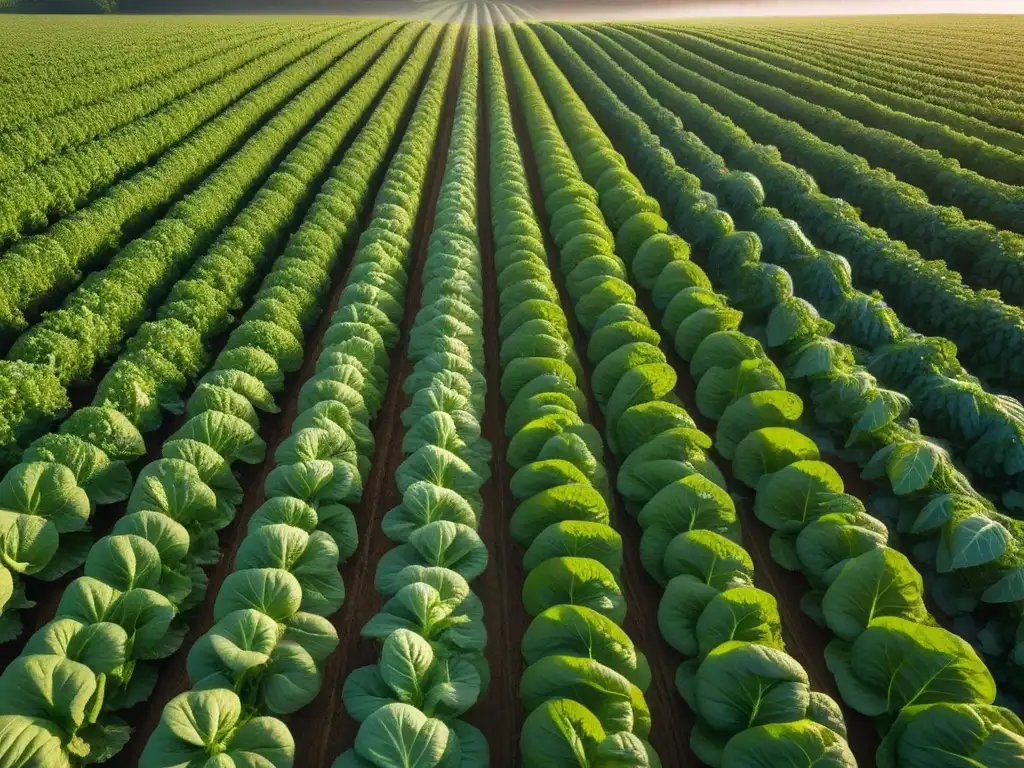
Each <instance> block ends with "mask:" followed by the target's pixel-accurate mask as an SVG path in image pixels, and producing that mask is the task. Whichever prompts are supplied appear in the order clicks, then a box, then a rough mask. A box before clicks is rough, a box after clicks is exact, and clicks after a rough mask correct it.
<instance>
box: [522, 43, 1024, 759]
mask: <svg viewBox="0 0 1024 768" xmlns="http://www.w3.org/2000/svg"><path fill="white" fill-rule="evenodd" d="M519 31H520V34H521V38H522V40H523V41H524V45H526V46H527V50H528V51H530V52H532V55H533V60H534V62H535V67H536V68H537V69H538V71H540V72H543V73H544V74H545V76H546V77H544V78H542V81H543V80H546V81H547V84H548V85H547V87H548V88H549V99H550V101H551V102H552V103H553V104H554V105H555V112H556V115H558V116H560V118H561V125H562V127H563V129H564V130H565V131H566V134H567V136H568V137H569V142H570V145H571V146H573V147H574V148H575V151H576V153H577V156H578V157H579V158H580V167H581V170H582V172H583V173H584V176H585V175H586V174H587V173H588V172H590V173H596V172H597V171H598V170H600V168H601V166H603V165H607V163H608V162H609V161H611V162H614V161H618V162H617V166H618V167H619V168H620V169H621V170H620V171H619V172H620V173H628V171H626V170H625V169H624V166H625V163H626V160H625V158H622V156H620V155H618V154H617V153H616V152H615V151H614V150H613V149H610V148H607V149H604V150H601V149H600V148H598V147H596V146H595V145H596V144H598V143H601V142H599V140H598V141H595V136H596V137H600V138H604V142H605V143H607V142H608V139H607V138H605V137H604V134H603V133H602V131H601V129H600V127H599V126H598V124H597V123H596V122H595V121H594V119H593V118H592V117H591V116H590V113H589V112H588V111H587V108H586V106H585V105H584V104H583V102H582V100H580V99H579V97H578V96H575V93H574V91H573V90H572V87H571V86H570V85H569V82H568V81H567V80H565V79H564V76H560V74H559V70H558V68H557V67H556V66H555V64H554V62H553V61H551V59H550V58H547V57H546V54H545V53H544V49H543V46H542V45H541V43H540V41H539V40H538V39H537V38H536V37H535V36H534V35H533V33H532V32H531V31H529V30H526V29H524V28H520V30H519ZM580 66H582V63H581V64H580ZM590 77H591V79H594V78H596V75H594V74H593V73H590ZM605 100H606V101H607V102H608V104H609V106H610V108H612V109H614V110H615V111H617V112H618V113H619V114H620V115H621V116H623V117H624V118H626V119H629V118H630V116H631V113H630V112H629V111H628V110H626V109H624V108H622V105H621V103H618V104H617V99H616V97H615V96H614V94H613V93H611V92H610V91H608V90H606V96H605ZM601 112H602V114H606V113H605V110H604V109H602V110H601ZM608 122H609V124H610V125H612V126H614V127H613V128H612V131H613V134H614V135H620V134H619V131H620V130H622V129H623V128H625V122H622V123H618V121H614V120H611V119H608ZM645 129H646V126H645V125H644V124H643V123H642V121H640V120H639V119H638V118H636V117H635V116H632V119H631V120H630V129H629V137H630V141H631V142H632V143H633V144H634V145H636V146H637V147H638V148H641V149H637V153H636V155H634V156H633V163H634V167H637V168H643V172H644V173H645V174H646V175H648V176H649V179H650V183H651V185H652V186H651V188H652V189H654V190H655V192H656V193H661V194H664V192H665V191H666V189H665V188H664V187H661V182H662V181H663V180H664V179H665V178H666V174H665V172H664V171H665V170H667V169H666V168H664V164H665V163H666V161H670V160H669V158H670V157H671V156H670V155H669V156H667V157H666V155H665V154H661V152H660V151H659V150H658V149H657V145H656V143H655V144H652V143H649V142H645V141H643V140H639V141H638V138H639V137H643V136H644V134H645V133H646V130H645ZM606 146H607V144H606ZM616 146H619V147H622V148H627V147H626V144H625V142H619V143H618V144H616ZM652 147H653V148H654V152H658V153H659V154H660V155H661V164H662V165H663V167H662V168H661V169H659V168H658V167H657V164H656V163H653V162H651V161H652V160H653V159H654V158H653V157H652V155H651V148H652ZM642 148H646V150H645V149H642ZM598 158H601V160H598ZM643 159H646V161H647V163H646V164H645V163H643ZM595 166H596V169H595V170H594V171H591V170H589V169H591V168H594V167H595ZM601 172H602V173H607V172H608V171H607V170H605V171H601ZM597 178H598V181H600V178H601V177H597ZM639 183H640V182H639V180H638V181H637V184H638V185H639ZM601 186H602V185H601V184H598V186H597V189H598V191H599V193H601V198H603V197H604V194H605V193H603V192H602V190H601ZM638 188H639V189H642V187H638ZM676 189H678V187H676ZM609 194H610V191H609ZM599 199H600V198H599ZM609 199H610V200H611V199H614V198H609ZM668 200H669V202H671V203H673V204H674V205H678V203H677V202H676V200H674V199H672V198H668ZM700 215H701V213H698V211H697V210H696V209H694V208H693V207H691V208H690V216H691V218H692V219H697V218H699V217H700ZM704 215H709V214H708V213H707V211H706V209H705V211H704ZM657 218H658V221H659V222H660V223H658V224H657V225H656V227H655V228H656V230H660V234H661V236H663V237H665V236H667V239H668V240H671V239H673V238H672V237H671V236H668V235H667V229H668V227H667V222H666V221H665V220H664V219H660V217H657ZM627 223H628V222H627ZM627 223H624V224H623V226H622V228H620V229H619V231H618V232H617V240H616V242H617V243H619V244H620V247H619V249H618V250H619V252H620V253H621V254H625V258H626V259H627V262H628V263H629V264H630V273H631V274H632V275H633V277H634V279H635V281H636V282H637V284H638V285H640V286H641V288H642V289H644V290H648V291H649V292H650V300H651V302H652V303H653V305H654V307H655V309H656V310H657V311H658V312H659V313H660V315H661V317H660V322H661V324H662V327H663V329H664V330H665V331H666V332H667V333H670V334H671V335H672V336H673V346H674V348H675V351H676V352H677V353H678V355H679V356H680V357H681V358H682V359H683V360H684V361H685V362H686V363H688V364H689V368H690V375H691V377H692V378H693V380H694V382H695V383H696V402H697V406H698V409H699V410H700V412H701V414H702V415H703V416H704V417H706V418H708V419H710V420H712V421H714V422H716V424H717V426H716V431H715V437H714V447H715V449H716V451H717V452H718V453H719V454H720V455H721V456H723V457H724V458H726V459H728V460H729V461H731V462H732V474H733V476H734V477H735V478H736V479H737V480H739V481H740V482H742V483H743V484H744V485H746V486H748V487H749V488H751V489H753V490H754V492H755V500H754V514H755V515H756V516H757V518H758V519H759V520H760V521H761V522H762V523H764V524H766V525H768V526H769V527H770V528H772V529H773V530H774V534H773V536H772V540H771V545H772V546H771V551H772V554H773V557H774V558H775V559H776V560H777V561H778V562H779V563H780V564H781V565H783V566H784V567H786V568H790V569H792V570H795V571H799V572H801V573H802V574H803V575H804V576H805V577H806V578H807V580H808V583H809V585H810V586H811V587H812V592H810V593H809V597H808V599H805V601H804V603H803V605H804V607H805V609H806V610H807V612H808V613H809V614H810V615H811V616H812V617H813V618H815V619H816V620H817V621H818V622H819V623H821V624H822V625H823V626H824V627H826V628H827V629H828V630H829V631H830V632H831V633H832V634H833V635H834V639H833V640H832V641H831V642H830V643H829V645H828V647H827V651H826V661H827V663H828V666H829V669H830V670H831V671H832V673H833V675H834V676H835V679H836V683H837V686H838V689H839V692H840V695H841V696H842V698H843V700H844V702H845V703H846V704H847V705H849V706H850V707H852V708H853V709H855V710H857V711H859V712H861V713H863V714H865V715H869V716H872V717H876V718H878V720H879V723H880V726H881V727H882V729H883V731H884V735H885V738H884V739H883V741H882V744H881V746H880V747H879V751H878V755H877V760H878V763H879V765H893V766H895V765H915V766H916V765H929V764H931V763H930V762H929V760H930V758H928V757H922V756H921V755H922V750H925V751H926V750H927V748H928V747H929V746H931V744H932V740H933V739H935V738H936V733H939V732H943V731H944V734H943V742H942V744H943V748H944V749H947V750H948V751H949V752H950V753H952V754H956V755H958V756H959V758H960V759H974V760H979V759H980V760H981V761H982V763H983V764H987V763H988V762H998V761H999V760H1013V759H1016V758H1017V757H1019V756H1021V755H1024V751H1022V750H1024V724H1022V723H1021V722H1020V720H1019V719H1018V718H1017V717H1016V716H1015V715H1014V714H1013V713H1012V712H1011V711H1010V710H1009V709H1004V708H1001V707H996V706H993V701H994V700H995V697H996V685H995V681H994V679H993V677H992V674H991V673H990V671H989V670H988V669H987V668H986V666H985V664H984V663H983V662H982V660H981V659H980V657H979V656H978V655H977V653H976V652H975V651H974V649H973V648H971V646H970V645H969V644H967V643H966V642H965V641H964V640H962V639H961V638H959V637H958V636H957V635H954V634H953V633H951V632H949V631H947V630H945V629H943V628H941V627H940V626H938V623H937V622H936V620H935V619H934V617H932V616H931V615H930V614H929V612H928V609H927V607H926V606H925V603H924V599H923V595H924V593H923V583H922V578H921V575H920V573H918V572H917V571H916V570H915V569H914V567H913V566H912V565H911V563H910V561H909V560H908V559H907V558H906V557H905V556H904V555H902V554H901V553H900V552H899V551H897V550H895V549H892V548H890V547H889V546H888V545H887V541H888V539H889V531H888V529H887V527H886V525H885V523H883V522H882V521H881V520H879V519H878V518H876V517H874V516H872V515H871V514H869V513H868V511H867V510H866V509H865V507H864V504H863V502H862V501H861V500H860V499H858V498H857V497H855V496H853V495H850V494H848V493H846V492H845V489H844V485H843V481H842V479H841V477H840V476H839V474H838V472H837V471H836V470H835V469H834V468H833V466H832V465H831V464H829V463H828V462H827V461H823V460H822V458H821V456H820V454H819V450H818V447H817V446H816V444H815V443H814V441H813V440H811V439H810V438H809V437H808V435H807V433H806V430H805V429H804V428H803V424H802V421H801V417H802V416H803V411H804V407H805V397H806V398H807V399H808V400H809V401H810V403H811V405H812V407H814V406H815V402H814V400H815V397H814V396H815V395H816V394H818V392H820V391H821V390H822V389H825V388H827V387H829V386H831V382H830V379H833V378H834V377H833V376H831V375H830V371H829V369H828V368H827V367H826V368H822V363H828V362H830V361H831V360H830V358H829V357H827V356H826V357H823V356H822V355H821V354H819V353H820V351H821V350H822V349H827V348H829V347H830V346H831V345H830V344H829V340H828V338H827V336H824V335H823V334H821V331H820V329H819V328H818V327H817V326H815V325H812V326H811V327H809V328H808V327H797V328H794V329H793V332H792V333H790V334H788V335H787V338H786V342H785V345H784V347H783V350H782V352H783V354H782V355H781V356H779V364H776V363H775V362H774V360H773V359H772V357H770V356H769V355H768V354H767V353H766V352H765V350H764V348H763V347H762V345H761V343H760V342H759V341H758V340H757V339H756V338H754V337H753V336H751V335H749V334H747V333H746V332H744V331H742V330H740V324H741V322H744V321H745V322H747V323H749V325H747V326H746V327H752V328H754V329H755V330H756V329H758V327H759V326H761V325H762V324H763V323H764V321H765V314H768V315H769V316H770V315H773V314H774V313H775V312H776V311H777V310H776V309H774V307H779V308H782V310H783V311H784V307H785V306H786V300H785V299H783V300H782V301H779V302H774V307H773V308H772V309H771V310H769V309H768V308H767V307H765V306H762V302H763V300H764V297H765V296H771V295H773V294H774V292H775V291H774V289H770V286H771V284H772V278H773V275H774V274H777V273H776V269H777V268H774V267H773V266H772V265H762V264H761V263H760V262H759V261H757V260H756V258H749V251H745V250H743V249H737V248H736V247H735V246H736V243H737V242H738V241H740V240H745V239H747V238H748V236H752V235H751V233H742V232H733V233H729V234H725V235H723V236H721V237H719V238H718V239H717V240H716V241H715V242H713V243H712V244H711V246H710V248H709V249H708V254H707V264H708V269H707V272H705V271H704V270H702V269H701V268H700V267H698V266H697V265H696V264H695V263H694V262H693V261H691V260H690V259H689V258H688V257H689V254H688V252H687V250H686V249H685V248H682V247H676V248H674V249H672V250H671V251H669V250H668V249H667V248H666V254H667V256H666V257H663V258H662V259H660V260H659V262H657V263H658V264H660V265H661V269H660V271H657V270H656V269H654V270H652V269H651V268H650V267H651V266H652V265H650V264H646V263H644V262H645V260H644V255H645V253H644V249H643V246H642V245H638V244H637V240H636V239H634V237H635V234H634V231H633V230H631V228H629V227H627V226H626V224H627ZM654 223H655V220H654V219H652V218H650V215H648V223H647V224H646V225H645V227H644V228H645V229H648V228H649V227H650V226H651V225H653V224H654ZM690 227H691V233H692V234H693V235H694V237H695V238H699V237H700V236H701V235H702V233H703V232H706V229H704V228H702V227H701V226H700V223H699V222H698V221H692V222H691V225H690ZM658 234H659V233H658V232H657V231H656V232H654V233H652V235H649V236H648V237H649V238H650V237H657V235H658ZM627 238H628V239H627ZM647 242H648V243H649V242H651V240H650V239H648V240H647ZM640 243H644V241H642V240H641V241H640ZM631 253H633V254H635V256H633V257H632V258H631V257H630V254H631ZM756 283H762V284H767V285H765V286H764V288H762V289H761V290H760V291H752V290H751V285H752V284H756ZM716 288H717V289H718V290H722V291H724V292H725V293H719V292H717V291H716V290H715V289H716ZM727 297H728V298H727ZM768 322H769V323H770V322H771V318H770V317H769V318H768ZM833 344H834V342H833ZM806 380H809V386H808V385H807V384H808V382H807V381H806ZM793 385H795V386H797V387H798V388H799V389H801V390H802V391H803V392H804V397H802V396H801V394H800V393H798V392H796V391H793V389H792V386H793ZM815 390H818V392H816V391H815ZM890 434H892V433H891V432H890ZM894 437H895V438H896V439H894V440H893V442H891V443H890V444H889V445H885V446H883V447H881V448H880V450H879V451H878V453H877V454H876V455H875V456H874V457H873V458H872V461H871V466H870V467H869V471H868V474H869V476H871V475H873V476H875V477H877V476H879V475H881V476H883V477H885V478H887V479H888V480H889V482H890V483H891V484H892V491H893V493H894V494H901V493H903V492H906V494H907V495H906V496H905V497H904V499H906V500H907V502H908V504H909V503H916V504H918V507H917V509H916V514H915V519H916V520H926V519H927V520H935V519H936V517H938V519H940V520H941V518H942V514H941V511H940V508H941V507H942V506H943V504H949V503H950V502H951V499H950V498H949V497H950V496H951V495H952V494H950V493H948V491H949V490H952V489H946V488H942V489H939V488H935V487H934V486H932V487H922V486H921V485H920V481H921V479H922V478H921V472H920V470H921V466H920V464H919V460H920V458H921V456H922V453H923V449H924V448H925V446H912V447H910V449H909V450H908V448H907V444H906V443H901V442H899V440H898V435H895V436H894ZM653 442H654V441H652V442H651V444H653ZM677 450H678V449H677ZM644 463H645V464H647V465H648V467H647V469H646V471H645V473H644V477H645V479H647V482H648V484H651V483H654V482H656V481H657V480H659V479H660V478H661V474H662V473H661V472H660V471H659V470H660V468H659V467H654V466H650V464H651V462H649V461H648V462H644ZM623 466H624V467H625V464H624V465H623ZM938 469H939V477H938V478H936V481H937V482H941V481H955V480H956V473H955V470H954V469H952V468H950V467H945V466H944V467H939V468H938ZM871 470H873V471H871ZM931 479H932V478H931V476H929V475H927V474H926V475H925V477H924V480H925V481H926V483H927V481H929V480H931ZM624 480H628V476H626V477H623V479H620V482H619V490H620V492H623V493H624V494H626V493H629V492H630V488H629V486H627V485H624ZM669 480H671V478H669ZM662 482H664V480H662ZM915 484H917V485H916V486H915ZM936 484H937V483H936ZM654 489H655V492H656V493H657V492H660V489H659V488H658V487H657V485H655V486H654ZM952 501H955V500H952ZM649 508H650V507H647V508H645V509H644V510H642V511H641V512H640V514H641V515H643V514H644V512H646V511H647V510H648V509H649ZM655 511H657V507H656V508H655ZM937 512H938V515H937V516H936V513H937ZM649 514H650V513H649ZM648 519H650V518H648ZM954 521H956V518H955V516H954V517H953V520H949V522H954ZM956 522H961V521H956ZM641 524H643V523H641ZM968 525H969V524H968ZM971 554H972V553H971V552H967V553H966V555H965V554H964V553H963V552H960V551H957V552H954V553H953V554H952V555H951V556H952V557H953V558H954V559H955V558H963V557H967V558H970V556H971ZM954 565H957V563H954ZM686 690H687V689H686V687H685V686H684V691H686ZM726 749H727V750H728V747H727V748H726Z"/></svg>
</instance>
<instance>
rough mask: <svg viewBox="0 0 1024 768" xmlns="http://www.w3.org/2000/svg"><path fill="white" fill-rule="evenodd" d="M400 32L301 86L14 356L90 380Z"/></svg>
mask: <svg viewBox="0 0 1024 768" xmlns="http://www.w3.org/2000/svg"><path fill="white" fill-rule="evenodd" d="M394 32H395V29H394V28H391V29H385V30H379V31H377V32H376V33H375V34H373V35H370V36H369V37H367V38H365V39H364V40H362V41H361V42H360V43H359V44H358V45H356V46H355V47H354V48H352V50H351V51H349V52H348V54H347V55H346V56H344V57H343V58H341V59H340V60H338V61H337V62H336V63H335V64H333V65H332V66H331V67H330V68H329V69H327V70H326V71H325V72H324V73H323V75H322V76H321V77H319V78H317V79H316V80H315V81H313V82H312V83H310V84H309V85H308V86H306V87H305V88H303V89H302V90H301V91H299V92H298V93H297V94H295V96H294V98H293V99H291V100H290V101H288V102H287V103H286V104H284V105H283V106H282V107H281V108H280V109H279V110H278V111H277V112H276V113H275V114H274V115H273V117H271V118H270V119H269V120H268V121H267V122H266V123H265V124H264V125H263V126H262V127H261V128H260V129H259V130H258V131H257V132H256V133H255V134H253V135H252V136H251V137H250V138H249V139H248V140H247V141H246V142H245V143H244V144H243V145H242V146H241V147H239V149H238V150H237V151H235V152H234V153H232V154H231V156H230V157H229V158H228V159H227V160H226V161H225V162H224V163H222V164H221V165H220V166H218V167H217V168H215V169H214V170H213V171H212V172H211V173H210V174H209V175H207V176H206V177H205V178H204V179H203V181H202V182H201V183H200V184H199V186H198V187H197V188H196V189H195V190H194V191H193V192H191V193H190V194H188V195H186V196H185V197H183V198H182V199H181V200H179V201H178V202H177V203H175V204H174V205H173V206H171V208H170V210H168V212H167V214H166V215H165V216H164V217H162V218H161V219H159V220H158V221H157V222H156V223H155V224H154V225H153V226H152V227H150V229H148V230H147V231H146V232H144V233H143V234H142V235H140V236H139V237H137V238H135V239H134V240H132V241H131V242H130V243H128V244H127V245H126V246H125V247H124V248H123V249H121V250H120V251H118V252H117V254H116V255H114V257H113V258H112V259H111V260H110V262H109V263H108V264H107V265H106V266H105V267H104V268H103V269H100V270H96V271H94V272H92V273H91V274H90V275H89V276H88V278H87V279H86V280H85V281H84V282H83V283H82V284H81V285H80V286H79V287H78V288H76V289H75V290H73V291H71V292H70V293H68V294H67V295H66V296H65V298H64V300H63V302H62V304H61V307H60V308H59V309H56V310H54V311H51V312H48V313H46V315H45V316H44V317H43V318H42V319H41V320H39V321H38V322H37V323H35V324H34V325H32V327H30V328H29V329H28V330H27V331H25V332H24V333H23V334H21V335H20V336H19V337H18V339H17V340H16V341H15V342H14V344H13V345H12V346H11V349H10V351H9V353H8V357H9V358H11V359H13V360H20V361H22V362H27V363H35V364H37V365H45V364H47V363H49V365H50V366H51V367H52V368H53V369H54V371H55V372H56V374H57V376H58V378H59V379H60V380H61V381H62V382H63V383H64V384H66V385H67V384H71V383H72V382H76V381H86V380H88V379H89V378H90V376H91V374H92V372H93V369H94V368H95V367H96V363H97V362H98V361H99V360H103V359H109V358H111V357H113V356H114V355H116V353H117V351H118V350H119V348H120V346H121V343H122V342H123V340H124V338H125V336H126V335H127V334H128V333H129V332H130V331H131V330H132V329H133V328H138V327H139V325H140V324H141V321H142V320H143V319H144V318H145V317H146V316H147V315H148V314H149V312H150V311H151V310H152V308H153V307H154V305H156V304H157V302H158V301H159V299H160V297H162V296H165V295H166V294H167V292H168V291H169V290H170V289H171V287H172V286H174V285H175V283H176V282H177V281H178V279H179V278H180V277H181V276H182V275H183V274H184V273H185V272H186V271H187V270H188V268H189V267H191V266H192V264H193V262H194V261H195V259H196V258H197V257H198V256H199V255H200V254H202V253H203V251H204V250H205V249H206V248H207V247H209V245H210V241H211V240H213V238H214V237H215V236H216V235H217V234H219V233H220V232H221V230H223V229H224V227H225V225H227V224H228V223H229V222H231V221H232V219H233V218H234V216H235V214H236V213H237V212H238V210H237V209H238V207H239V202H240V201H242V200H245V198H246V196H247V195H248V194H249V193H250V191H251V190H252V188H253V187H254V185H256V184H258V183H259V182H260V181H261V180H262V179H264V178H265V177H266V176H267V174H268V173H269V172H270V171H272V170H273V169H274V168H275V167H276V165H277V163H278V162H279V160H280V159H281V153H282V152H283V151H284V150H286V149H287V148H288V146H289V144H290V143H291V142H293V141H294V140H295V139H296V138H297V137H299V136H301V135H302V134H303V133H304V132H305V130H306V128H307V127H308V126H309V125H310V124H311V123H312V122H313V121H315V120H316V118H317V117H318V116H319V115H320V114H321V113H322V111H323V110H324V109H326V108H327V107H329V106H331V105H332V104H333V103H334V102H335V100H336V98H337V97H338V96H339V94H340V93H345V99H344V100H345V101H346V102H347V103H349V104H350V106H351V107H353V108H355V109H357V110H358V109H359V108H360V107H362V106H365V104H366V103H367V102H369V101H370V100H371V99H372V98H373V96H374V95H375V94H376V90H375V89H373V88H371V87H370V85H371V84H372V83H373V82H374V81H373V80H368V79H366V78H360V75H361V74H362V72H363V70H364V68H365V66H366V64H365V62H366V59H367V58H372V57H373V55H374V54H375V53H376V52H377V51H378V50H381V49H382V48H383V47H384V46H385V45H386V43H387V41H388V39H389V38H390V36H391V34H393V33H394ZM357 81H361V82H357ZM353 93H354V94H355V98H353V97H352V96H353ZM360 102H362V103H360ZM339 111H340V110H339ZM275 183H279V180H276V182H275ZM271 188H272V187H271ZM285 190H286V191H287V190H288V187H285ZM184 313H185V311H184V310H183V312H182V314H184ZM182 347H184V345H182ZM165 351H166V352H167V353H168V354H171V353H172V352H175V353H177V352H183V353H184V354H183V357H185V358H186V360H185V361H180V362H179V361H175V362H178V363H179V364H178V366H177V367H178V369H179V370H180V371H181V372H182V373H183V374H186V375H187V374H188V373H189V372H192V373H194V371H195V366H196V363H197V360H195V359H194V354H190V353H188V352H185V350H184V349H182V348H179V349H175V348H174V347H173V346H167V347H165ZM147 394H149V393H147ZM168 405H170V403H168ZM126 413H127V415H129V416H133V417H134V416H136V414H135V413H133V412H130V411H129V412H126ZM133 420H135V419H133Z"/></svg>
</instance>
